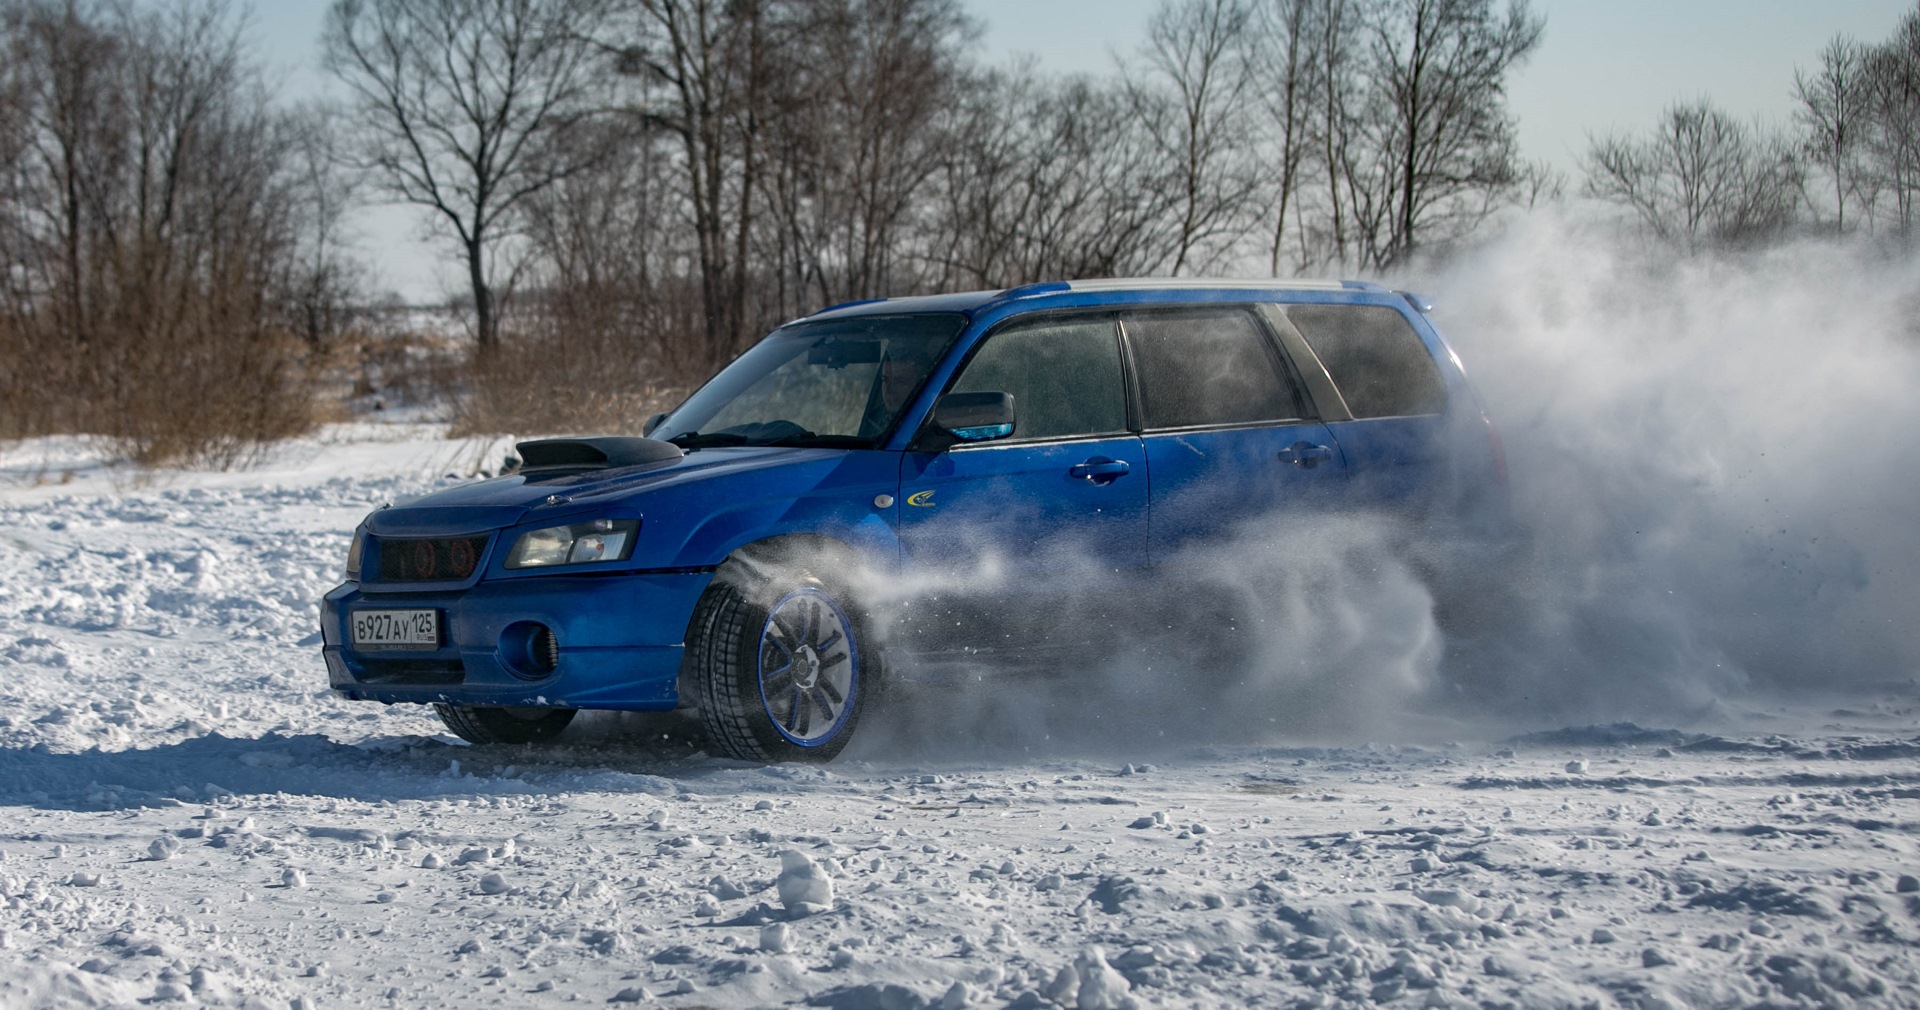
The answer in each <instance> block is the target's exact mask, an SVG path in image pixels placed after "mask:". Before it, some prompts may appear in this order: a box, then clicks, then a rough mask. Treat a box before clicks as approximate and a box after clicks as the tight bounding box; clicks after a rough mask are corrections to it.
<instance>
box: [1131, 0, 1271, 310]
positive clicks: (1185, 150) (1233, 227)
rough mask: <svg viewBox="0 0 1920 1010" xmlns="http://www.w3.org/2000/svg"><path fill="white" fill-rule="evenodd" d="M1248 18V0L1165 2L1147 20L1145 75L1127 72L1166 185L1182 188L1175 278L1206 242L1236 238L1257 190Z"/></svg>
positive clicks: (1177, 190) (1174, 254) (1143, 54)
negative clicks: (1249, 115) (1248, 110)
mask: <svg viewBox="0 0 1920 1010" xmlns="http://www.w3.org/2000/svg"><path fill="white" fill-rule="evenodd" d="M1251 20H1252V9H1251V7H1250V6H1249V4H1248V2H1247V0H1163V2H1162V3H1161V5H1160V7H1159V8H1158V9H1156V10H1155V11H1154V14H1153V18H1152V20H1151V21H1149V22H1148V24H1147V41H1146V43H1145V45H1144V46H1143V47H1142V50H1141V54H1140V64H1141V65H1143V66H1144V68H1145V73H1144V74H1142V75H1136V74H1133V73H1127V74H1123V76H1122V79H1123V80H1124V81H1125V82H1126V87H1127V96H1128V98H1129V100H1130V101H1131V103H1132V105H1133V111H1134V115H1135V116H1137V117H1138V118H1139V119H1140V121H1141V122H1142V124H1143V125H1144V126H1145V127H1146V135H1147V136H1148V137H1149V138H1151V139H1152V140H1153V142H1154V146H1155V148H1156V153H1157V154H1158V156H1159V158H1158V160H1159V162H1160V163H1161V164H1162V165H1163V166H1164V169H1163V171H1164V172H1165V175H1166V183H1165V184H1166V185H1167V186H1168V187H1169V188H1171V189H1172V190H1173V192H1175V193H1176V194H1178V205H1177V209H1176V214H1177V223H1176V227H1175V230H1174V236H1173V247H1172V249H1171V250H1170V253H1171V257H1170V259H1171V263H1170V268H1169V269H1170V272H1171V273H1172V274H1174V275H1175V276H1178V275H1179V274H1180V273H1181V271H1183V270H1185V269H1187V268H1188V267H1190V266H1196V265H1204V264H1200V263H1196V259H1201V258H1203V257H1204V251H1203V248H1202V247H1203V246H1206V245H1207V244H1209V243H1212V242H1214V241H1215V240H1217V239H1221V238H1223V237H1227V236H1234V235H1236V234H1237V230H1238V228H1239V227H1240V226H1241V225H1242V217H1243V214H1244V212H1245V208H1246V205H1247V203H1248V197H1250V196H1251V195H1252V193H1253V191H1254V189H1255V186H1256V176H1255V175H1254V173H1253V170H1252V165H1251V164H1250V162H1249V161H1248V159H1247V155H1249V154H1250V153H1251V151H1250V150H1249V146H1250V145H1249V140H1250V136H1251V130H1250V124H1249V123H1248V122H1247V120H1246V117H1245V106H1246V104H1247V103H1246V99H1247V96H1248V93H1249V91H1250V88H1251V83H1250V79H1249V76H1248V74H1247V68H1246V63H1245V61H1244V58H1243V57H1244V51H1243V49H1242V41H1243V39H1244V37H1245V36H1246V34H1247V32H1248V29H1249V25H1250V23H1251ZM1127 66H1129V68H1130V67H1131V66H1132V65H1131V64H1128V65H1127Z"/></svg>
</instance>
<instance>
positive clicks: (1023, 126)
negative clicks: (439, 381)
mask: <svg viewBox="0 0 1920 1010" xmlns="http://www.w3.org/2000/svg"><path fill="white" fill-rule="evenodd" d="M1544 30H1545V24H1544V21H1543V19H1542V18H1541V17H1540V16H1538V15H1537V14H1536V13H1535V12H1534V11H1533V10H1532V8H1531V7H1530V6H1529V4H1528V2H1527V0H1162V3H1161V4H1160V6H1159V7H1158V8H1157V10H1156V11H1155V12H1154V13H1153V15H1152V17H1151V19H1150V21H1149V23H1148V24H1147V26H1146V31H1145V33H1144V40H1143V42H1142V44H1141V45H1140V46H1139V47H1138V49H1137V50H1135V51H1132V52H1128V53H1121V54H1116V60H1115V66H1114V69H1113V70H1112V71H1111V72H1108V73H1105V74H1094V75H1087V74H1082V75H1060V74H1054V73H1049V72H1047V71H1045V70H1044V69H1043V68H1041V67H1038V66H1036V65H1034V64H1033V63H1031V62H1025V63H1012V64H999V65H992V64H988V63H985V62H983V61H982V60H981V59H980V58H979V56H978V49H979V45H978V42H979V35H980V27H979V25H978V24H977V23H976V22H975V21H974V20H973V19H971V18H970V17H969V16H968V15H967V12H966V9H965V7H964V5H963V3H962V0H335V2H334V3H333V5H332V6H331V8H330V9H329V12H328V15H327V19H326V24H325V27H324V30H323V34H322V38H321V39H320V40H318V44H319V48H320V51H321V52H322V54H323V62H324V65H325V67H326V69H327V70H328V71H329V73H330V74H331V75H332V76H333V78H334V79H335V80H336V81H337V82H338V84H339V86H340V88H339V90H340V93H341V96H342V97H341V98H339V99H338V101H337V102H336V103H335V104H332V105H326V106H323V105H318V104H307V105H299V106H288V105H286V104H285V103H281V102H277V101H275V100H274V98H273V97H272V95H271V91H270V89H269V88H268V87H267V86H266V83H265V82H264V81H263V80H262V76H261V71H260V68H259V66H258V64H257V63H256V62H254V61H253V60H252V59H251V58H250V57H249V55H248V53H247V52H246V49H245V45H244V40H245V37H246V36H245V31H244V20H243V18H242V16H241V14H240V12H239V11H237V10H236V9H235V8H233V7H232V6H230V5H229V4H228V3H227V0H0V51H3V52H4V53H5V58H4V59H3V60H0V283H3V284H4V287H3V288H0V360H5V361H6V362H7V366H8V367H7V368H6V370H5V372H4V375H0V435H21V434H38V433H45V432H55V431H85V432H94V433H101V434H106V435H109V436H112V437H115V438H118V439H121V440H122V441H123V442H124V443H125V444H126V446H127V447H128V451H129V452H130V453H131V454H133V455H136V456H139V457H141V458H150V459H157V458H168V457H172V458H179V457H186V458H190V459H199V460H202V461H206V462H221V461H223V460H230V459H231V458H232V456H233V454H234V453H236V452H239V451H241V450H242V449H243V448H244V446H246V445H247V444H250V443H251V442H257V441H258V440H261V439H267V438H272V437H276V436H277V435H280V434H284V433H286V432H288V431H292V430H298V429H299V428H301V427H302V426H304V425H306V424H309V423H311V421H312V417H313V397H312V395H311V393H310V392H309V390H310V388H311V380H312V379H313V377H314V376H315V375H316V374H317V372H318V371H320V370H323V369H325V368H328V367H337V365H338V357H337V355H338V352H339V349H340V348H341V347H342V346H343V345H346V344H350V343H352V342H353V340H354V338H355V336H356V335H357V334H361V333H363V332H364V330H365V328H366V326H367V325H368V322H367V319H368V317H367V316H366V314H365V313H364V312H363V311H362V310H363V309H364V308H365V305H366V303H367V301H368V291H369V290H370V288H371V287H372V286H373V279H372V278H371V277H370V275H369V273H368V270H367V268H366V267H365V266H364V265H362V264H360V263H359V262H358V261H357V260H356V259H355V257H354V255H353V254H352V249H351V247H350V245H349V244H348V243H346V242H344V241H343V239H342V236H341V222H342V219H343V216H344V215H345V214H346V213H347V212H348V211H349V210H350V209H351V208H353V207H356V206H364V205H366V204H369V203H375V202H379V203H400V204H406V205H412V206H414V207H416V208H421V209H423V210H424V212H425V214H424V217H425V219H426V220H427V222H428V224H427V225H426V227H428V228H429V229H430V230H431V233H432V234H433V235H435V236H437V238H438V241H439V243H440V246H441V248H443V249H445V250H446V253H447V256H448V259H449V262H450V263H455V264H457V265H458V266H459V268H460V276H461V277H462V284H461V288H462V293H461V295H460V297H459V298H458V299H457V303H456V306H455V307H456V308H457V309H458V310H459V312H460V314H461V316H462V318H464V319H465V320H466V321H467V326H468V333H469V337H470V340H469V342H468V343H467V344H466V347H467V348H468V349H469V357H470V361H469V362H468V365H467V366H466V367H465V368H464V369H463V370H462V371H461V372H460V375H459V385H458V388H457V390H456V393H457V401H458V403H459V404H460V411H461V421H462V423H463V424H465V425H466V426H468V427H471V428H481V429H486V430H556V429H559V428H578V427H616V428H618V427H632V426H633V425H636V424H637V423H638V422H639V420H640V419H641V418H644V417H645V416H646V415H647V414H648V413H651V411H652V410H654V409H657V408H658V407H659V406H661V405H662V404H663V403H664V402H667V401H671V400H672V399H673V398H675V397H676V396H677V395H678V393H680V392H682V391H684V389H685V388H686V387H687V386H688V385H690V384H692V383H694V382H697V381H698V380H700V379H701V378H703V377H704V376H705V375H707V374H709V373H710V372H711V371H712V370H713V369H715V368H716V367H718V366H719V365H721V364H724V363H725V362H726V361H727V360H729V359H731V358H732V356H733V355H735V354H737V353H738V352H739V351H740V350H741V349H743V348H744V347H745V346H747V345H748V344H749V343H751V341H752V340H754V339H755V338H757V337H758V336H759V335H760V334H761V333H763V332H764V331H765V330H767V329H768V328H770V327H771V326H773V325H777V324H778V323H780V322H782V321H784V320H786V319H789V318H793V317H795V316H797V315H801V314H804V313H806V312H809V311H813V310H815V309H818V308H819V307H821V306H823V305H827V304H834V303H838V302H843V301H853V300H859V299H863V298H871V297H881V296H888V295H903V294H915V293H923V292H932V291H943V290H956V289H977V288H998V287H1005V286H1011V285H1015V284H1021V283H1026V282H1030V281H1037V280H1048V279H1059V278H1072V277H1088V276H1126V275H1163V274H1171V275H1193V274H1209V273H1216V274H1217V273H1232V274H1243V275H1244V274H1267V275H1273V276H1290V275H1353V274H1360V275H1380V274H1384V273H1388V272H1393V271H1400V270H1404V269H1405V268H1406V267H1407V266H1408V264H1410V263H1413V262H1416V261H1417V260H1418V259H1419V258H1421V257H1426V256H1436V255H1445V254H1446V253H1447V252H1448V251H1449V250H1450V249H1454V248H1458V247H1459V246H1460V245H1461V244H1462V243H1464V242H1469V241H1472V240H1474V239H1475V238H1476V237H1478V236H1481V235H1483V234H1484V233H1485V231H1486V229H1487V227H1488V225H1489V222H1491V221H1493V220H1494V219H1496V218H1497V217H1498V216H1499V215H1500V214H1501V213H1502V212H1504V211H1507V210H1510V209H1512V208H1515V207H1524V206H1527V205H1530V204H1532V203H1535V202H1538V201H1541V200H1550V199H1557V198H1559V197H1560V196H1561V194H1562V190H1563V188H1564V184H1563V180H1562V179H1561V178H1560V176H1559V175H1558V174H1557V173H1555V172H1553V171H1551V170H1549V169H1546V168H1543V167H1541V166H1537V165H1533V164H1530V163H1528V162H1527V161H1526V160H1525V159H1523V158H1522V157H1521V154H1520V152H1519V150H1518V146H1517V143H1516V140H1515V126H1514V122H1513V119H1512V117H1511V115H1510V114H1509V112H1508V109H1507V103H1506V92H1507V87H1508V85H1509V83H1510V81H1511V79H1512V77H1513V75H1514V74H1515V72H1516V71H1517V70H1518V69H1519V68H1520V67H1522V66H1523V65H1524V64H1525V62H1526V61H1527V60H1528V59H1529V57H1530V56H1532V55H1533V53H1534V52H1535V51H1536V50H1537V49H1538V47H1539V44H1540V41H1541V39H1542V36H1543V32H1544ZM1794 88H1795V92H1794V93H1795V95H1796V96H1797V97H1798V100H1799V104H1800V107H1801V110H1802V111H1801V116H1800V119H1799V121H1798V122H1797V123H1796V124H1795V126H1794V128H1793V130H1792V131H1785V130H1772V129H1769V128H1766V127H1762V126H1758V125H1749V124H1744V123H1741V122H1739V121H1737V120H1735V119H1733V118H1732V117H1730V116H1728V115H1726V114H1725V113H1723V112H1720V111H1719V110H1718V109H1717V108H1715V107H1714V106H1713V105H1712V104H1711V103H1710V102H1706V101H1704V100H1702V101H1699V102H1693V103H1683V104H1679V105H1676V106H1674V107H1673V108H1672V109H1670V110H1669V111H1668V113H1667V115H1666V116H1665V117H1664V118H1663V120H1662V121H1661V122H1660V124H1658V128H1657V129H1656V130H1654V131H1651V132H1650V133H1648V134H1645V135H1626V136H1610V137H1602V138H1596V139H1595V140H1594V141H1593V144H1592V147H1591V149H1590V150H1589V152H1588V154H1587V157H1586V158H1585V159H1584V161H1583V163H1582V165H1581V171H1582V174H1583V175H1584V179H1583V186H1582V192H1584V193H1585V194H1587V195H1589V196H1592V197H1597V198H1599V199H1602V200H1605V201H1608V202H1611V203H1613V204H1615V205H1617V206H1619V207H1621V208H1623V210H1624V211H1626V212H1627V213H1628V214H1629V215H1630V216H1631V218H1632V219H1634V220H1637V221H1639V222H1640V223H1641V226H1642V227H1644V228H1645V229H1646V231H1647V232H1648V233H1649V234H1650V235H1651V236H1653V237H1654V238H1655V239H1656V240H1657V241H1661V242H1667V243H1671V244H1673V245H1675V246H1679V247H1685V248H1700V247H1703V246H1706V245H1712V244H1723V243H1741V242H1752V241H1762V240H1766V239H1769V238H1772V237H1777V236H1779V235H1783V234H1788V233H1791V232H1793V231H1795V230H1797V229H1806V228H1822V229H1826V228H1831V230H1835V231H1843V232H1844V231H1851V230H1862V229H1863V230H1867V231H1871V232H1873V233H1874V234H1876V235H1879V234H1884V235H1888V236H1892V237H1898V238H1902V239H1904V237H1905V236H1907V235H1908V234H1909V233H1910V231H1911V228H1912V219H1913V200H1912V197H1913V193H1914V190H1915V187H1916V186H1920V7H1917V8H1916V11H1915V12H1914V13H1910V14H1909V15H1908V16H1907V18H1906V19H1905V20H1904V21H1903V22H1902V24H1901V27H1900V28H1899V30H1898V31H1897V32H1896V33H1895V36H1894V37H1893V38H1892V39H1890V40H1888V41H1886V42H1883V43H1876V44H1860V43H1854V42H1850V41H1846V40H1837V41H1835V42H1834V43H1833V44H1832V45H1831V46H1829V47H1828V49H1827V50H1826V51H1824V52H1823V53H1822V54H1821V57H1820V64H1819V66H1818V68H1817V69H1814V70H1811V71H1807V72H1803V73H1801V74H1799V75H1796V78H1795V81H1794Z"/></svg>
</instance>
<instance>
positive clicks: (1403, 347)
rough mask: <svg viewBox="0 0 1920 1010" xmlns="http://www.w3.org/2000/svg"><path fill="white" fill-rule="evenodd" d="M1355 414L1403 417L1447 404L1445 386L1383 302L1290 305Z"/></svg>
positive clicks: (1410, 329)
mask: <svg viewBox="0 0 1920 1010" xmlns="http://www.w3.org/2000/svg"><path fill="white" fill-rule="evenodd" d="M1287 319H1289V320H1290V321H1292V323H1293V325H1294V328H1295V329H1297V330H1299V331H1300V335H1301V336H1303V337H1305V338H1307V344H1308V345H1309V346H1311V347H1312V348H1313V353H1315V354H1317V355H1319V356H1320V363H1321V364H1323V365H1325V366H1327V374H1328V375H1330V376H1332V378H1333V384H1334V385H1335V386H1337V387H1339V389H1340V395H1341V396H1342V397H1344V398H1345V399H1346V401H1347V409H1348V410H1350V411H1352V412H1353V416H1355V417H1404V416H1407V415H1410V414H1438V413H1441V412H1443V411H1445V410H1446V409H1447V385H1446V383H1445V382H1444V381H1443V380H1442V379H1441V378H1440V369H1439V368H1437V367H1435V365H1434V363H1433V359H1432V358H1431V357H1429V356H1428V355H1427V346H1426V345H1425V344H1423V343H1421V342H1420V335H1419V334H1417V333H1415V332H1413V327H1412V326H1411V325H1410V324H1409V323H1408V322H1407V317H1405V316H1403V315H1401V314H1400V313H1399V312H1397V311H1395V310H1393V309H1390V308H1387V307H1386V306H1384V305H1289V306H1287Z"/></svg>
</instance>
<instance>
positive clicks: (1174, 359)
mask: <svg viewBox="0 0 1920 1010" xmlns="http://www.w3.org/2000/svg"><path fill="white" fill-rule="evenodd" d="M1124 322H1125V324H1126V328H1127V340H1128V341H1129V342H1130V343H1132V345H1133V355H1134V361H1135V363H1136V364H1137V365H1138V367H1139V370H1140V392H1141V396H1142V398H1143V399H1144V400H1145V405H1146V411H1147V416H1146V426H1147V427H1149V428H1189V427H1198V426H1201V425H1218V424H1254V423H1258V422H1261V421H1284V420H1291V419H1293V418H1297V417H1299V416H1301V411H1300V405H1299V400H1298V398H1297V397H1295V396H1294V393H1293V386H1292V384H1291V383H1289V382H1288V381H1287V379H1286V377H1285V376H1284V375H1282V374H1281V372H1280V369H1279V363H1278V362H1277V361H1276V360H1275V358H1274V354H1273V351H1272V350H1271V348H1270V347H1269V346H1268V343H1267V337H1266V333H1265V331H1264V330H1263V329H1262V328H1261V326H1260V324H1259V323H1258V322H1256V321H1255V320H1254V318H1253V317H1252V316H1251V315H1250V314H1248V313H1247V312H1245V311H1243V310H1239V309H1210V310H1202V311H1197V312H1142V313H1137V314H1131V315H1128V316H1126V317H1125V319H1124Z"/></svg>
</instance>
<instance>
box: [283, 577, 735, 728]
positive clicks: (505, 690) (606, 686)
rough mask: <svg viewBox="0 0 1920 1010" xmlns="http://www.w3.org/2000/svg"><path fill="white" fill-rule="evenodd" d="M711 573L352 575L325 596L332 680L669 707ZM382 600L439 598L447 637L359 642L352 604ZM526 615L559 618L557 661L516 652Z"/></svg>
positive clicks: (422, 691)
mask: <svg viewBox="0 0 1920 1010" xmlns="http://www.w3.org/2000/svg"><path fill="white" fill-rule="evenodd" d="M712 580H713V573H712V572H711V571H696V572H685V573H678V572H676V573H634V574H621V575H594V576H578V575H565V574H555V575H547V576H542V577H538V578H515V579H503V580H499V581H495V582H479V583H476V584H474V585H473V586H470V587H468V588H465V589H458V590H445V591H437V592H394V591H386V590H388V589H390V588H391V587H390V586H383V587H380V588H381V591H363V590H362V588H361V585H360V584H359V583H354V582H350V583H347V584H345V585H342V586H339V587H338V588H336V589H334V590H333V591H332V592H330V593H328V594H327V595H326V598H325V600H324V601H323V602H322V604H321V616H320V629H321V637H322V638H323V640H324V643H325V644H324V646H323V652H324V654H325V656H326V661H327V679H328V683H329V684H330V685H331V686H332V688H333V690H334V692H335V693H336V694H339V695H340V696H342V697H344V698H348V699H352V700H356V701H359V700H367V701H381V702H389V703H391V702H448V703H450V704H455V705H510V706H521V705H529V706H541V707H553V708H605V709H629V710H654V711H660V710H666V709H671V708H674V707H675V706H676V705H677V704H678V702H679V690H678V680H679V675H680V660H681V657H682V655H683V653H684V652H685V638H686V632H687V623H688V621H689V620H690V619H691V617H692V615H693V608H694V604H695V603H696V602H698V600H699V599H700V594H701V593H703V592H705V591H706V588H707V584H708V583H709V582H711V581H712ZM378 608H392V609H401V610H417V609H434V610H438V611H439V612H440V628H441V634H440V645H439V647H438V648H434V649H420V650H378V651H362V650H358V649H355V648H354V647H353V646H352V644H351V642H350V635H349V632H348V619H349V615H350V614H352V613H353V612H354V611H356V610H364V609H378ZM530 624H538V625H543V626H545V627H546V628H548V629H551V631H552V633H553V636H554V639H555V640H556V642H557V645H558V649H557V656H558V660H557V662H556V663H555V664H554V666H553V669H552V671H551V672H550V673H544V674H541V673H538V672H534V671H530V670H529V669H528V668H527V664H526V663H525V662H524V661H520V660H518V659H517V658H516V657H517V655H518V653H519V652H524V648H523V647H521V646H519V645H517V642H518V641H519V639H518V637H517V636H518V635H519V634H520V632H521V630H522V629H524V628H526V627H527V626H528V625H530ZM516 650H518V652H516Z"/></svg>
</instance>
